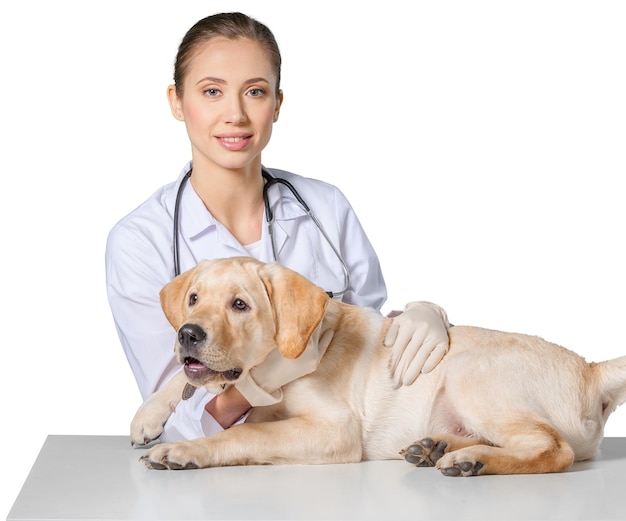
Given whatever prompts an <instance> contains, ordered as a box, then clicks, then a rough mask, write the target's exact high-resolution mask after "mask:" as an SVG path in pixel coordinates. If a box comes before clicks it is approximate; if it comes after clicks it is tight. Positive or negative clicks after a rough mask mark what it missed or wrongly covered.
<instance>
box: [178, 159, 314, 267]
mask: <svg viewBox="0 0 626 521" xmlns="http://www.w3.org/2000/svg"><path fill="white" fill-rule="evenodd" d="M190 169H191V162H190V163H188V164H187V165H186V166H185V168H184V169H183V171H182V172H181V174H180V176H179V178H178V180H177V182H176V186H175V190H174V199H175V197H176V193H177V192H178V187H179V186H180V183H181V182H182V180H183V178H184V177H185V175H186V174H187V173H188V172H189V170H190ZM272 174H273V173H272ZM269 201H270V204H271V206H272V210H273V211H274V243H275V245H276V252H277V255H279V254H280V250H281V249H282V247H283V246H284V244H285V242H286V241H287V239H288V238H289V236H290V235H291V234H292V232H293V230H294V228H295V227H296V226H297V224H296V223H297V220H298V219H300V218H302V217H306V216H307V213H306V211H305V210H304V208H303V207H302V205H300V203H298V201H297V199H296V198H295V197H294V196H293V194H292V193H291V192H290V191H289V190H288V189H287V188H285V187H283V186H280V185H274V186H273V187H272V188H271V189H270V192H269ZM179 220H180V233H181V235H182V236H184V237H185V238H186V239H188V240H191V241H193V240H195V239H198V238H199V237H200V236H202V235H205V234H206V233H208V232H209V231H211V229H215V230H216V232H217V233H218V240H219V241H220V242H222V243H225V244H229V245H231V246H233V247H238V248H240V247H241V245H239V244H238V243H237V242H236V240H235V239H234V237H232V236H231V235H230V234H224V233H221V231H220V230H221V229H222V228H223V227H221V226H218V224H219V223H218V221H217V220H216V219H215V217H213V215H212V214H211V212H209V211H208V210H207V208H206V207H205V206H204V203H203V202H202V199H200V196H199V195H198V194H197V193H196V191H195V190H194V189H193V186H192V185H191V183H190V182H189V181H187V184H186V186H185V188H184V191H183V195H182V197H181V202H180V214H179ZM263 230H264V232H263V241H264V242H265V240H266V239H268V240H269V237H267V235H268V234H267V233H266V231H267V223H266V225H265V226H264V227H263ZM225 235H228V236H227V237H226V236H225ZM231 243H232V244H231ZM272 260H273V259H272Z"/></svg>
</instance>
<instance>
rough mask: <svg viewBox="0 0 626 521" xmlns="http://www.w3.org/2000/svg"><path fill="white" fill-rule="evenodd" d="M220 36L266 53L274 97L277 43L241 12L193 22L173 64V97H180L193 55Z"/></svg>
mask: <svg viewBox="0 0 626 521" xmlns="http://www.w3.org/2000/svg"><path fill="white" fill-rule="evenodd" d="M218 36H222V37H224V38H228V39H231V40H236V39H238V38H246V39H248V40H252V41H253V42H257V43H258V44H259V45H260V46H261V47H262V48H263V49H265V51H266V52H267V54H268V57H269V59H270V62H271V63H272V66H273V67H274V72H275V73H276V94H277V95H278V93H279V91H280V68H281V63H282V59H281V55H280V50H279V48H278V43H277V42H276V39H275V38H274V35H273V34H272V31H270V29H269V28H268V27H267V26H266V25H264V24H262V23H261V22H259V21H257V20H255V19H254V18H251V17H249V16H248V15H245V14H242V13H218V14H214V15H211V16H207V17H206V18H203V19H202V20H199V21H198V22H196V23H195V24H194V25H193V26H192V27H191V29H189V31H187V34H185V36H184V37H183V39H182V41H181V42H180V45H179V46H178V53H177V54H176V62H175V63H174V85H175V86H176V94H177V95H178V96H179V97H180V96H182V94H183V80H184V78H185V74H186V73H187V69H188V67H189V63H190V62H191V59H192V58H193V55H194V53H195V52H196V50H197V49H198V47H200V46H201V45H202V44H204V43H206V42H208V41H209V40H211V39H213V38H216V37H218Z"/></svg>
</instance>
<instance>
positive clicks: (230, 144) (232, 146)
mask: <svg viewBox="0 0 626 521" xmlns="http://www.w3.org/2000/svg"><path fill="white" fill-rule="evenodd" d="M251 139H252V136H251V135H249V134H246V135H241V136H217V141H218V143H219V144H220V145H222V146H223V147H224V148H225V149H226V150H230V151H234V152H236V151H238V150H243V149H244V148H246V147H247V146H248V143H250V140H251Z"/></svg>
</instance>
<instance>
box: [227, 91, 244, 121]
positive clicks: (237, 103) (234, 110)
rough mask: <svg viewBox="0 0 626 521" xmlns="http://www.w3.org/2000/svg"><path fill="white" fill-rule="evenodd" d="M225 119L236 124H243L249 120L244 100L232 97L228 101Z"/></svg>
mask: <svg viewBox="0 0 626 521" xmlns="http://www.w3.org/2000/svg"><path fill="white" fill-rule="evenodd" d="M225 117H226V122H227V123H234V124H237V123H242V122H244V121H246V119H248V116H247V115H246V111H245V108H244V104H243V100H242V99H241V98H240V97H239V96H232V98H230V99H229V100H228V105H227V109H226V114H225Z"/></svg>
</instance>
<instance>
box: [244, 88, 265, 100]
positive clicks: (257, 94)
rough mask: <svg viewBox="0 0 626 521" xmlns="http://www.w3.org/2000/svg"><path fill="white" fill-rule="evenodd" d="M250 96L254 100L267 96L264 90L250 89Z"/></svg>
mask: <svg viewBox="0 0 626 521" xmlns="http://www.w3.org/2000/svg"><path fill="white" fill-rule="evenodd" d="M248 94H249V95H250V96H252V97H253V98H258V97H260V96H263V94H265V91H264V90H263V89H250V90H249V91H248Z"/></svg>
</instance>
